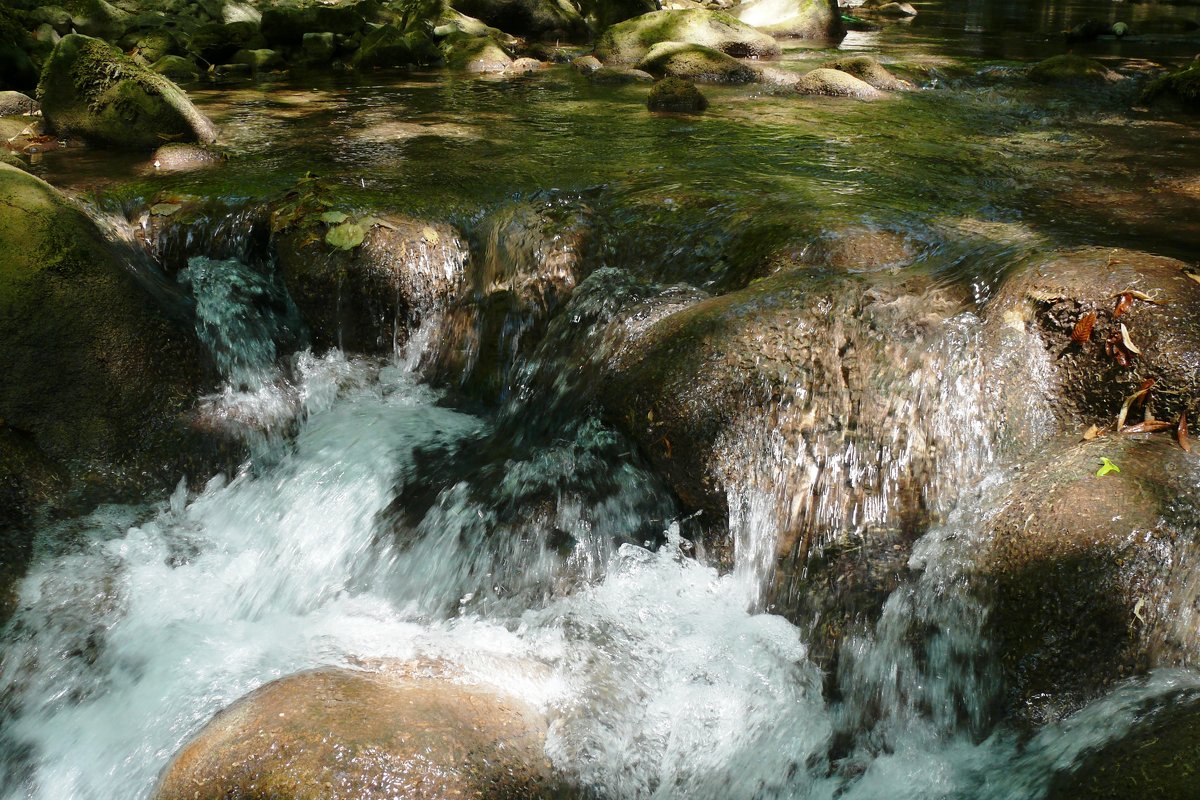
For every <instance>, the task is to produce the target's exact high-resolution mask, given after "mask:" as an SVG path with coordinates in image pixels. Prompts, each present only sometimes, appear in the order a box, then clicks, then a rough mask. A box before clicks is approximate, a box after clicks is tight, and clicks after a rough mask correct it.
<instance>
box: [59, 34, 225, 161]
mask: <svg viewBox="0 0 1200 800" xmlns="http://www.w3.org/2000/svg"><path fill="white" fill-rule="evenodd" d="M38 91H39V94H40V97H41V100H42V114H43V115H44V117H45V119H46V123H47V125H48V126H49V127H50V129H51V130H52V131H54V132H55V133H59V134H68V135H70V134H74V135H79V136H82V137H83V138H85V139H87V140H89V141H92V142H95V143H98V144H105V145H111V146H115V147H124V148H150V147H154V146H157V145H159V144H161V143H162V141H163V139H164V138H169V139H177V140H182V141H197V142H201V143H208V142H212V141H214V140H216V138H217V132H216V128H215V127H214V126H213V124H212V122H211V121H210V120H209V119H208V118H207V117H205V116H204V115H203V114H201V113H200V112H199V111H198V110H197V109H196V107H195V106H194V105H192V102H191V101H190V100H188V98H187V95H186V94H185V93H184V92H183V90H182V89H180V88H179V87H178V86H176V85H175V84H174V83H172V82H171V81H170V80H169V79H168V78H166V77H164V76H163V75H160V74H159V73H157V72H154V71H153V70H151V69H149V68H147V67H143V66H141V65H139V64H137V63H135V62H134V61H133V60H132V59H130V58H129V57H127V56H126V55H124V54H123V53H121V52H120V51H119V50H117V49H115V48H113V47H111V46H110V45H107V44H105V43H104V42H102V41H100V40H99V39H92V38H89V37H86V36H80V35H78V34H71V35H70V36H64V37H63V39H62V41H61V42H59V43H58V45H57V46H56V47H55V48H54V52H53V53H52V54H51V56H50V58H49V59H48V60H47V61H46V67H45V69H44V70H43V72H42V81H41V84H40V86H39V87H38Z"/></svg>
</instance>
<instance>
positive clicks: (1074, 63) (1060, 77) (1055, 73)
mask: <svg viewBox="0 0 1200 800" xmlns="http://www.w3.org/2000/svg"><path fill="white" fill-rule="evenodd" d="M1028 75H1029V80H1031V81H1036V82H1037V83H1049V84H1067V85H1070V84H1089V85H1097V86H1102V85H1105V84H1109V83H1116V82H1117V81H1119V80H1121V76H1120V75H1118V74H1117V73H1115V72H1113V71H1112V70H1111V69H1109V68H1108V67H1106V66H1104V65H1103V64H1101V63H1100V62H1099V61H1096V60H1095V59H1091V58H1084V57H1083V56H1077V55H1074V54H1071V53H1068V54H1066V55H1061V56H1052V57H1050V58H1047V59H1046V60H1045V61H1039V62H1038V63H1036V64H1034V65H1033V66H1032V67H1030V68H1029V73H1028Z"/></svg>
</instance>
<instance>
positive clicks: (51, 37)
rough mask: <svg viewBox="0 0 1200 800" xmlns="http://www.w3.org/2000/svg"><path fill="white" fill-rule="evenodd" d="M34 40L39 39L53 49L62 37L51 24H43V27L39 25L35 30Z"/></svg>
mask: <svg viewBox="0 0 1200 800" xmlns="http://www.w3.org/2000/svg"><path fill="white" fill-rule="evenodd" d="M33 38H34V39H37V40H38V41H39V42H41V43H42V44H48V45H50V46H51V47H53V46H54V45H56V44H58V40H59V39H61V38H62V37H61V36H59V34H58V31H56V30H54V28H52V27H50V25H49V24H47V23H45V22H43V23H42V24H41V25H38V26H37V27H36V28H34V29H33Z"/></svg>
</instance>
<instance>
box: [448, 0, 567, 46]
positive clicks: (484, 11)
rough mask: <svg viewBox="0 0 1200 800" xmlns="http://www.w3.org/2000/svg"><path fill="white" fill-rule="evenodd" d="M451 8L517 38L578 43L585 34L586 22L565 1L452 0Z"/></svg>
mask: <svg viewBox="0 0 1200 800" xmlns="http://www.w3.org/2000/svg"><path fill="white" fill-rule="evenodd" d="M454 7H455V8H456V9H458V10H459V11H461V12H462V13H464V14H467V15H469V16H472V17H475V18H477V19H480V20H483V21H484V22H485V23H487V24H488V25H491V26H493V27H495V28H499V29H500V30H502V31H504V32H505V33H511V34H515V35H518V36H526V37H531V38H549V39H551V40H554V39H560V38H561V39H562V40H564V41H573V42H578V41H583V40H585V38H586V37H587V35H588V28H587V23H585V22H584V20H583V17H582V16H581V15H580V13H579V10H578V9H577V8H575V6H574V5H572V4H571V3H570V2H568V0H454Z"/></svg>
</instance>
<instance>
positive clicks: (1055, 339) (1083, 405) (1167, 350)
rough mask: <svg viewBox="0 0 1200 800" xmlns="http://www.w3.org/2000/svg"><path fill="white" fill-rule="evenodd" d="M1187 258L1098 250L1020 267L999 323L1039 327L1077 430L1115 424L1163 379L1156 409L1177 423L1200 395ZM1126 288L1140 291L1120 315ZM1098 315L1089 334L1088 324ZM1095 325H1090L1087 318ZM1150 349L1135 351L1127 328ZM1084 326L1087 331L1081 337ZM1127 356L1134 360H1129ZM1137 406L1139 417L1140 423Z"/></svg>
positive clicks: (1071, 426) (1002, 296)
mask: <svg viewBox="0 0 1200 800" xmlns="http://www.w3.org/2000/svg"><path fill="white" fill-rule="evenodd" d="M1189 269H1190V268H1189V267H1188V265H1186V264H1184V263H1183V262H1180V261H1176V260H1174V259H1170V258H1163V257H1161V256H1154V255H1151V254H1149V253H1140V252H1136V251H1131V250H1107V249H1100V248H1089V249H1082V250H1075V251H1070V252H1066V253H1062V254H1060V255H1057V256H1055V257H1051V258H1049V259H1045V260H1042V261H1038V262H1034V263H1031V264H1026V265H1024V266H1023V267H1022V268H1020V269H1017V270H1015V271H1014V272H1013V273H1012V274H1011V275H1010V276H1009V278H1008V279H1007V280H1006V282H1005V283H1004V284H1003V286H1002V287H1001V288H1000V291H999V293H998V294H997V296H996V299H995V300H994V301H993V303H992V304H991V306H990V307H989V309H988V320H989V324H990V325H992V326H993V327H1001V326H1012V327H1016V328H1020V329H1025V330H1029V331H1031V332H1033V333H1035V334H1036V335H1037V337H1038V339H1040V341H1041V344H1042V346H1043V347H1044V348H1045V349H1046V351H1047V352H1048V353H1049V354H1050V356H1051V358H1052V359H1053V363H1054V368H1053V369H1054V378H1055V383H1056V386H1055V389H1054V397H1053V398H1052V403H1053V405H1054V410H1055V412H1056V413H1057V414H1058V415H1059V417H1060V419H1061V420H1062V421H1063V424H1064V425H1065V426H1066V427H1067V429H1068V430H1082V429H1083V428H1085V427H1087V425H1089V424H1092V423H1096V424H1098V425H1100V426H1102V427H1103V426H1110V427H1111V426H1112V425H1113V424H1114V423H1115V420H1116V418H1117V415H1118V412H1119V411H1120V409H1121V406H1122V403H1123V401H1124V400H1125V398H1127V397H1129V396H1130V395H1131V394H1133V393H1134V392H1136V391H1137V389H1138V387H1139V386H1140V385H1141V384H1142V383H1143V381H1145V380H1147V379H1151V378H1153V379H1154V380H1155V381H1156V382H1155V384H1154V386H1153V389H1152V391H1151V394H1150V397H1149V400H1148V407H1149V408H1150V409H1151V410H1152V411H1153V413H1154V414H1155V415H1156V416H1158V417H1159V418H1161V419H1170V420H1173V419H1175V418H1176V417H1178V415H1179V413H1180V412H1181V411H1183V410H1184V409H1190V410H1191V411H1192V412H1193V418H1194V417H1195V412H1196V411H1197V405H1196V399H1197V398H1200V282H1197V281H1196V280H1194V279H1192V278H1190V277H1188V274H1187V271H1188V270H1189ZM1125 292H1136V293H1139V294H1141V295H1142V296H1145V297H1149V298H1153V300H1154V301H1157V304H1156V303H1155V302H1152V301H1148V300H1139V299H1136V298H1134V297H1130V298H1129V299H1130V301H1131V302H1130V303H1129V304H1128V308H1127V309H1126V310H1123V312H1122V313H1121V314H1120V316H1117V314H1116V311H1117V305H1118V303H1119V302H1120V300H1121V298H1120V295H1122V294H1123V293H1125ZM1092 313H1095V317H1094V318H1092V319H1093V321H1092V324H1091V327H1090V329H1089V330H1088V331H1087V332H1086V335H1079V336H1077V340H1073V339H1072V336H1073V335H1075V332H1076V328H1077V326H1079V325H1080V321H1081V320H1083V319H1084V318H1085V317H1087V316H1088V315H1089V314H1092ZM1085 325H1086V323H1085ZM1122 325H1124V326H1125V331H1126V336H1127V337H1128V339H1129V342H1130V343H1131V344H1133V346H1134V347H1136V348H1137V349H1138V350H1139V351H1140V352H1139V353H1136V354H1135V353H1132V352H1129V351H1128V350H1127V348H1126V345H1125V342H1124V341H1123V338H1122V334H1121V326H1122ZM1082 333H1083V331H1082V330H1081V334H1082ZM1122 361H1124V362H1125V365H1124V366H1123V365H1122V363H1121V362H1122ZM1137 413H1140V412H1139V410H1137V409H1135V414H1134V415H1131V417H1130V419H1129V422H1130V423H1132V422H1140V421H1141V419H1140V417H1138V416H1136V414H1137Z"/></svg>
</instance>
